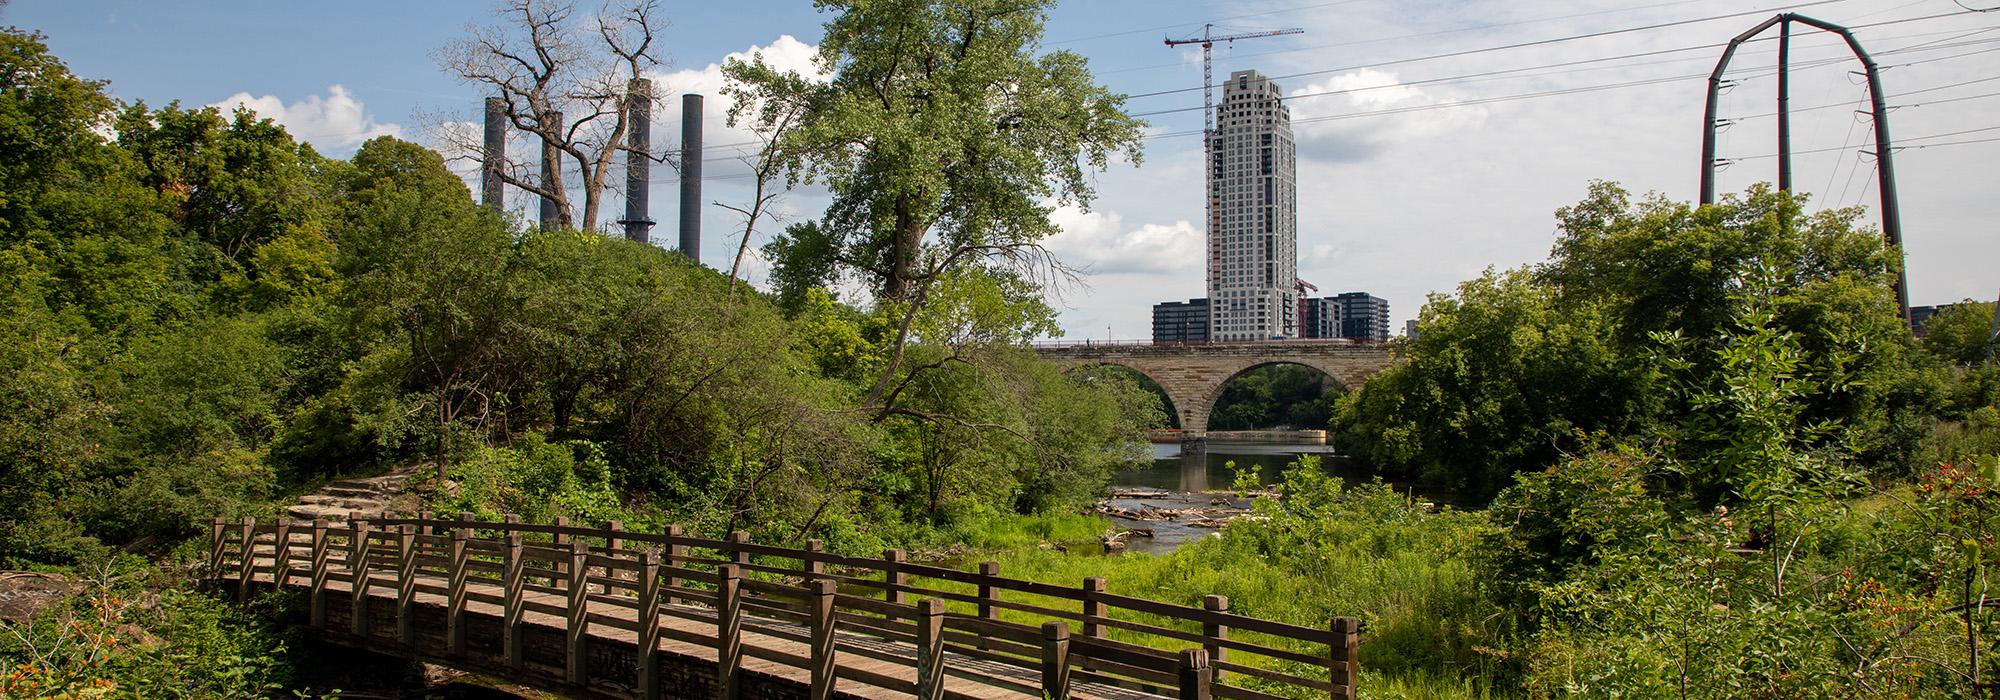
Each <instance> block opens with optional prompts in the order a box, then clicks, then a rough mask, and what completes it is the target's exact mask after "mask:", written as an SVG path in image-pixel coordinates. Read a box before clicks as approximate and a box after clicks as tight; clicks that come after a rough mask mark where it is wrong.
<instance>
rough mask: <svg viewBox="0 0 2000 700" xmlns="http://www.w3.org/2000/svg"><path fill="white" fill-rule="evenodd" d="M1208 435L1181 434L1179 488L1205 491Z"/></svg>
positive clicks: (1206, 484) (1207, 485) (1190, 490)
mask: <svg viewBox="0 0 2000 700" xmlns="http://www.w3.org/2000/svg"><path fill="white" fill-rule="evenodd" d="M1208 488H1209V484H1208V435H1206V434H1205V433H1204V434H1194V435H1190V434H1187V433H1182V434H1181V490H1182V491H1188V492H1196V491H1207V490H1208Z"/></svg>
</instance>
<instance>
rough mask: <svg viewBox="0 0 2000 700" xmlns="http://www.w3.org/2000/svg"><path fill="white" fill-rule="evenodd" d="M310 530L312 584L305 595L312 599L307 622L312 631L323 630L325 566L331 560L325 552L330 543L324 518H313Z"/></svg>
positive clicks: (324, 620)
mask: <svg viewBox="0 0 2000 700" xmlns="http://www.w3.org/2000/svg"><path fill="white" fill-rule="evenodd" d="M312 528H313V529H312V533H313V543H312V583H310V584H307V591H308V593H307V595H309V596H311V597H312V603H311V606H310V607H311V609H312V613H311V616H310V617H308V618H307V620H308V622H309V624H311V625H312V627H313V628H314V629H325V628H326V601H325V600H324V599H325V597H326V580H327V574H328V571H327V564H328V562H330V561H331V560H332V558H331V557H329V556H328V553H327V550H328V549H329V548H330V546H331V544H332V543H331V542H328V541H327V540H328V538H327V536H326V519H325V518H314V519H313V525H312Z"/></svg>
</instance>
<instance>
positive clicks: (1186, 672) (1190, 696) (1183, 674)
mask: <svg viewBox="0 0 2000 700" xmlns="http://www.w3.org/2000/svg"><path fill="white" fill-rule="evenodd" d="M1213 673H1214V668H1212V667H1210V666H1209V665H1208V652H1207V651H1203V650H1201V649H1183V650H1181V656H1180V686H1181V687H1180V691H1181V692H1180V700H1209V697H1210V695H1209V692H1210V691H1209V685H1210V684H1211V683H1213V682H1214V680H1215V679H1214V676H1213V675H1212V674H1213Z"/></svg>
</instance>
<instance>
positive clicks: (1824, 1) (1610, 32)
mask: <svg viewBox="0 0 2000 700" xmlns="http://www.w3.org/2000/svg"><path fill="white" fill-rule="evenodd" d="M1844 1H1845V0H1818V1H1817V2H1809V3H1804V4H1799V5H1789V6H1782V7H1776V8H1767V9H1761V10H1749V11H1746V12H1733V13H1730V14H1725V15H1712V16H1709V17H1698V18H1694V19H1684V20H1676V21H1673V22H1660V23H1656V24H1648V25H1643V26H1638V27H1626V28H1624V29H1607V30H1603V31H1596V32H1588V33H1584V34H1571V35H1568V36H1560V37H1554V38H1549V39H1538V40H1535V41H1524V42H1518V43H1513V44H1504V45H1500V46H1488V47H1483V48H1477V49H1466V50H1463V51H1450V52H1446V53H1439V54H1431V55H1429V56H1418V57H1415V58H1401V59H1395V60H1391V61H1377V62H1374V63H1364V64H1360V65H1353V66H1346V67H1342V68H1328V69H1324V70H1312V71H1306V72H1303V73H1292V74H1290V75H1278V76H1271V77H1270V79H1271V80H1289V79H1292V78H1303V77H1307V76H1314V75H1325V74H1327V73H1344V72H1347V71H1355V70H1361V69H1363V68H1380V67H1382V66H1392V65H1398V64H1403V63H1417V62H1420V61H1434V60H1437V59H1441V58H1459V57H1463V56H1473V55H1477V54H1482V53H1491V52H1494V51H1507V50H1512V49H1520V48H1527V47H1531V46H1546V45H1549V44H1559V43H1563V42H1568V41H1576V40H1579V39H1594V38H1597V37H1605V36H1615V35H1618V34H1630V33H1632V32H1642V31H1650V30H1654V29H1664V28H1667V27H1678V26H1684V25H1689V24H1699V23H1702V22H1713V21H1715V20H1721V19H1733V18H1738V17H1748V16H1752V15H1761V14H1764V13H1766V12H1770V11H1772V10H1793V9H1800V8H1806V7H1814V6H1817V5H1829V4H1833V3H1837V2H1844ZM1956 14H1964V13H1963V12H1953V13H1949V14H1947V15H1938V16H1939V17H1945V16H1950V15H1956ZM1906 21H1907V20H1906ZM1205 87H1210V86H1200V87H1191V88H1176V89H1173V90H1160V91H1156V92H1143V93H1139V94H1136V95H1126V97H1127V98H1133V99H1136V98H1140V97H1156V96H1159V95H1175V94H1180V93H1183V92H1192V91H1195V90H1201V89H1203V88H1205ZM1215 87H1222V86H1215Z"/></svg>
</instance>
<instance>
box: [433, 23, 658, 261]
mask: <svg viewBox="0 0 2000 700" xmlns="http://www.w3.org/2000/svg"><path fill="white" fill-rule="evenodd" d="M576 10H577V5H576V2H574V0H507V1H506V3H505V4H504V5H502V6H501V8H500V10H499V12H498V13H497V14H498V15H499V17H500V22H499V23H497V24H493V25H471V26H468V27H467V29H466V37H465V38H463V39H459V40H457V41H454V42H452V43H450V44H447V45H446V46H444V47H443V48H441V49H439V50H438V51H436V52H435V53H434V54H433V58H434V59H435V60H436V61H437V62H438V65H439V66H440V67H441V68H443V69H444V70H445V71H447V72H449V73H451V74H453V75H456V76H458V78H459V80H460V81H462V82H465V83H467V84H471V85H475V86H479V87H481V88H484V89H486V90H488V91H490V92H491V93H492V94H493V95H494V96H497V97H499V98H501V100H502V102H503V106H504V111H503V113H504V114H505V115H506V118H507V121H508V122H509V123H510V124H511V125H512V126H513V127H514V128H515V129H518V130H520V131H523V132H526V133H528V134H529V135H530V137H531V138H532V139H533V140H534V141H535V142H536V144H537V145H538V146H539V148H537V149H535V155H537V156H538V157H540V160H539V161H538V162H536V163H529V162H526V161H522V160H513V159H510V160H508V161H507V162H505V163H504V164H503V165H502V167H501V169H500V173H499V175H500V179H501V181H502V182H505V183H507V184H508V185H512V186H514V187H516V188H519V189H521V190H522V191H525V192H527V193H529V194H532V195H535V196H537V197H542V198H547V199H549V200H552V201H554V202H555V203H556V209H557V212H558V215H559V217H560V218H561V220H562V222H563V223H564V224H565V225H568V224H570V223H576V224H577V225H578V226H579V227H581V228H583V229H586V230H595V229H596V228H597V225H598V215H599V211H600V210H601V209H602V204H603V200H604V192H605V185H606V184H607V183H608V182H609V180H610V175H611V172H612V165H613V162H614V161H617V160H619V159H620V156H619V155H618V154H620V153H624V152H627V151H629V148H628V147H627V146H626V145H625V134H626V133H627V132H628V131H629V130H630V129H631V123H630V120H631V115H630V110H628V109H627V107H628V105H629V104H630V102H631V98H632V94H631V90H632V87H631V86H632V85H633V82H632V81H634V80H637V79H639V78H641V77H643V76H644V72H645V70H646V69H647V68H650V67H653V66H657V65H660V63H661V61H660V59H659V56H658V54H657V51H658V48H657V46H656V44H655V42H654V31H655V29H656V28H657V26H658V23H659V22H661V21H662V20H660V19H659V18H658V16H657V14H658V10H659V2H658V0H625V1H622V2H620V3H619V4H617V5H612V4H610V3H607V4H605V5H604V6H602V7H601V8H600V9H599V11H598V12H597V14H596V16H595V17H593V18H589V19H579V18H577V11H576ZM437 131H438V134H437V136H438V138H439V139H440V140H441V141H443V142H445V144H444V145H445V146H446V147H447V148H448V149H450V150H451V151H452V157H453V158H454V159H455V160H480V161H483V159H484V158H485V147H484V146H483V144H481V143H480V142H479V141H478V140H477V138H476V136H475V134H474V133H473V132H468V131H465V130H458V129H449V128H446V129H439V130H437ZM565 158H566V159H567V160H568V161H569V163H570V164H571V165H572V166H573V167H574V168H575V172H576V174H577V177H578V180H579V182H580V183H581V185H582V187H581V188H580V190H579V191H580V193H581V194H582V197H583V207H582V212H581V218H580V219H579V218H578V212H577V210H576V206H575V204H574V203H573V202H572V201H571V197H570V188H569V187H568V186H567V182H568V179H569V178H568V176H567V175H566V174H565V173H563V172H561V171H560V170H557V171H555V172H547V173H544V172H541V168H540V163H541V162H554V161H557V160H562V159H565Z"/></svg>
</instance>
